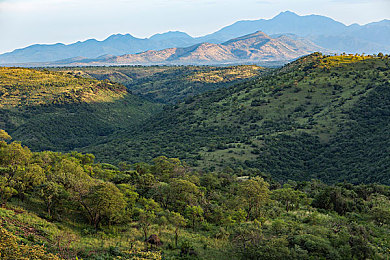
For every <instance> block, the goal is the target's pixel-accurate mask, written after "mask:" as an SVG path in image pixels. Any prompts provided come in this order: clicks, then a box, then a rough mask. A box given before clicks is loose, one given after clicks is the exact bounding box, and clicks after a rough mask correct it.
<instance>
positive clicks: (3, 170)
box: [0, 142, 32, 206]
mask: <svg viewBox="0 0 390 260" xmlns="http://www.w3.org/2000/svg"><path fill="white" fill-rule="evenodd" d="M31 157H32V153H31V151H30V150H29V149H28V148H27V147H23V146H22V145H21V144H20V143H18V142H13V143H11V144H6V143H2V145H1V146H0V197H1V205H2V206H5V205H6V203H7V201H8V200H9V199H10V198H11V197H12V196H14V195H16V194H18V191H17V182H18V179H20V177H21V176H23V174H24V173H25V171H26V165H28V164H29V162H30V160H31Z"/></svg>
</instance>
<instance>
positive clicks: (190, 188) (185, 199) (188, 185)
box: [169, 179, 201, 212]
mask: <svg viewBox="0 0 390 260" xmlns="http://www.w3.org/2000/svg"><path fill="white" fill-rule="evenodd" d="M169 190H170V192H169V196H170V198H171V199H170V201H171V204H172V209H174V210H176V211H181V212H183V211H184V209H185V206H186V205H195V204H197V203H198V198H199V196H201V192H200V190H199V188H198V187H197V186H196V185H195V184H193V183H192V182H190V181H187V180H181V179H173V180H172V181H171V183H170V184H169Z"/></svg>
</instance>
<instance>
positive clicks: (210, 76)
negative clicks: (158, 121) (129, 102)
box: [50, 66, 269, 104]
mask: <svg viewBox="0 0 390 260" xmlns="http://www.w3.org/2000/svg"><path fill="white" fill-rule="evenodd" d="M50 70H59V71H63V72H67V73H73V74H74V75H76V76H80V77H92V78H96V79H98V80H110V81H112V82H118V83H121V84H123V85H125V86H126V87H127V88H128V89H129V91H131V92H132V93H134V94H136V95H140V96H142V97H145V98H147V99H149V100H152V101H154V102H160V103H171V104H172V103H176V102H178V101H182V100H183V99H185V98H187V97H190V96H195V95H198V94H201V93H203V92H206V91H211V90H215V89H218V88H221V87H228V86H231V85H233V84H237V83H239V82H242V81H243V80H247V79H251V78H254V77H258V76H260V75H262V74H264V73H266V72H267V71H269V69H265V68H262V67H258V66H232V67H210V66H202V67H199V66H175V67H169V66H150V67H142V66H119V67H116V66H115V67H80V68H79V67H77V68H74V67H70V68H66V67H65V68H50Z"/></svg>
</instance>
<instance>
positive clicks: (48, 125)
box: [0, 68, 161, 151]
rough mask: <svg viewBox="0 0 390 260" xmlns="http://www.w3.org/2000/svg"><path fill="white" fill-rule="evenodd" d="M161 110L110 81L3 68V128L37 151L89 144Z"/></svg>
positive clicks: (0, 79) (0, 96) (0, 114)
mask: <svg viewBox="0 0 390 260" xmlns="http://www.w3.org/2000/svg"><path fill="white" fill-rule="evenodd" d="M160 110H161V106H160V105H159V104H156V103H152V102H149V101H145V100H143V99H141V98H139V97H137V96H135V95H132V94H130V93H128V91H127V90H126V88H125V87H124V86H123V85H121V84H118V83H113V82H110V81H108V80H105V81H98V80H95V79H86V78H81V77H78V76H73V75H71V74H67V73H60V72H49V71H47V70H42V71H37V70H33V69H23V68H0V127H1V128H4V129H6V130H7V131H8V132H9V133H11V134H12V135H13V136H14V137H16V138H18V140H21V141H23V143H24V144H27V145H29V146H31V147H32V148H33V149H34V150H45V149H51V150H56V151H69V150H73V149H74V148H79V147H84V146H86V145H88V144H91V143H92V142H97V141H99V140H100V139H102V138H104V137H105V136H107V135H109V134H111V133H113V132H114V131H116V130H118V129H122V128H127V127H130V126H133V125H136V124H139V123H141V122H142V121H143V120H145V119H147V118H149V117H150V116H151V115H152V114H154V113H156V112H158V111H160Z"/></svg>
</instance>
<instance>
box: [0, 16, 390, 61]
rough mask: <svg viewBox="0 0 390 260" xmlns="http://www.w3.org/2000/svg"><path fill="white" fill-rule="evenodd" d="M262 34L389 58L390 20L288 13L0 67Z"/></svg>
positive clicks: (82, 45)
mask: <svg viewBox="0 0 390 260" xmlns="http://www.w3.org/2000/svg"><path fill="white" fill-rule="evenodd" d="M256 31H262V32H264V33H266V34H268V35H275V34H277V35H281V34H290V35H291V34H293V35H296V36H297V37H301V38H304V39H305V40H306V41H307V40H309V41H311V42H313V43H315V44H316V45H318V46H321V47H323V48H325V49H329V50H332V51H335V52H348V53H362V52H365V53H378V52H387V53H388V52H390V42H389V40H388V39H390V20H382V21H379V22H373V23H369V24H366V25H358V24H352V25H349V26H347V25H344V24H343V23H340V22H338V21H335V20H333V19H331V18H329V17H325V16H321V15H305V16H300V15H297V14H295V13H293V12H290V11H286V12H282V13H280V14H279V15H277V16H275V17H273V18H272V19H259V20H253V21H250V20H247V21H238V22H236V23H234V24H232V25H229V26H226V27H224V28H222V29H220V30H218V31H217V32H214V33H212V34H208V35H206V36H203V37H197V38H193V37H191V36H190V35H188V34H186V33H184V32H179V31H170V32H166V33H162V34H156V35H153V36H151V37H150V38H146V39H140V38H136V37H133V36H132V35H130V34H124V35H122V34H114V35H111V36H109V37H108V38H107V39H105V40H103V41H97V40H95V39H89V40H86V41H83V42H76V43H73V44H69V45H65V44H61V43H57V44H50V45H41V44H35V45H31V46H28V47H26V48H23V49H17V50H14V51H12V52H9V53H4V54H1V55H0V64H10V63H31V62H53V61H58V60H64V59H69V58H74V57H78V56H82V57H86V58H88V59H96V57H99V56H102V55H114V56H121V55H125V54H137V53H142V52H145V51H149V50H153V51H160V50H164V49H169V48H184V47H188V46H194V45H196V44H201V43H206V42H207V43H212V44H221V43H224V42H226V41H229V40H230V39H234V38H238V37H241V36H243V35H248V34H252V33H254V32H256Z"/></svg>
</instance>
